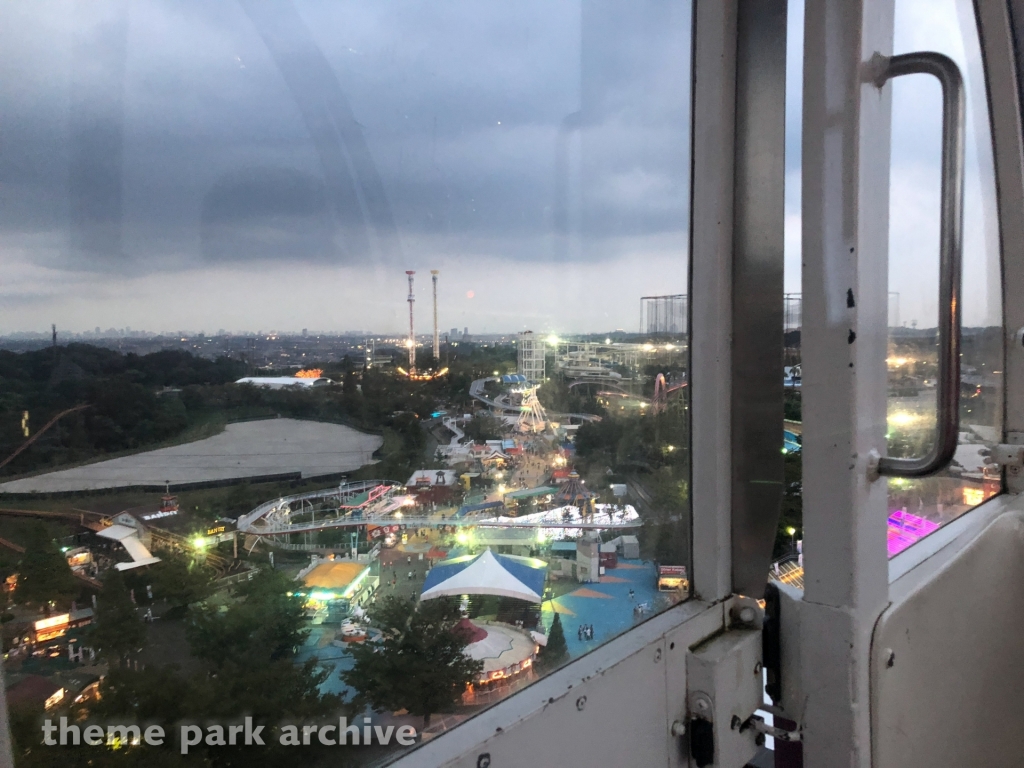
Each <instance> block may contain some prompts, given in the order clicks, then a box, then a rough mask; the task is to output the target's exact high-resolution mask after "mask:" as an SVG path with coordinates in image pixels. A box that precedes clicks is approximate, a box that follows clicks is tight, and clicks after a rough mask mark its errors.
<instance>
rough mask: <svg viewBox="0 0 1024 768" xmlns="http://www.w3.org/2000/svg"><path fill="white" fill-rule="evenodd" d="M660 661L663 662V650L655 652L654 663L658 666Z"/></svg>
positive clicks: (659, 649)
mask: <svg viewBox="0 0 1024 768" xmlns="http://www.w3.org/2000/svg"><path fill="white" fill-rule="evenodd" d="M659 661H661V648H658V649H656V650H655V651H654V663H655V664H657V663H658V662H659Z"/></svg>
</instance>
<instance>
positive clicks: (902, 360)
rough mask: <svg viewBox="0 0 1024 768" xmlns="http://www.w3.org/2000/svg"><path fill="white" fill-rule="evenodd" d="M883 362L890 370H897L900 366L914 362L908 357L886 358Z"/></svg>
mask: <svg viewBox="0 0 1024 768" xmlns="http://www.w3.org/2000/svg"><path fill="white" fill-rule="evenodd" d="M885 362H886V364H888V366H889V367H890V368H899V367H900V366H902V365H906V364H907V363H912V362H914V360H913V358H910V357H887V358H886V359H885Z"/></svg>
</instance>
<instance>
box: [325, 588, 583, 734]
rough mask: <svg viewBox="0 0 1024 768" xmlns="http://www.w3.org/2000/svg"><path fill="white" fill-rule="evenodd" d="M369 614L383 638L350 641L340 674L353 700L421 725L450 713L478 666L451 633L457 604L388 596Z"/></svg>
mask: <svg viewBox="0 0 1024 768" xmlns="http://www.w3.org/2000/svg"><path fill="white" fill-rule="evenodd" d="M370 618H371V622H372V625H373V626H376V627H378V628H380V630H381V631H382V632H383V636H382V637H381V639H380V640H379V641H377V642H371V641H367V642H365V643H361V644H358V645H354V647H353V648H351V650H350V652H351V654H352V657H353V658H354V660H355V664H354V665H353V667H352V668H351V669H349V670H346V671H344V672H342V673H341V678H342V680H344V681H345V682H346V683H348V684H349V685H350V686H352V687H353V688H355V689H356V691H358V697H357V699H356V701H357V703H364V702H365V703H369V704H370V705H371V706H372V707H373V708H374V709H377V710H382V711H383V710H391V711H394V710H399V709H406V710H408V711H409V713H410V714H413V715H418V716H420V717H422V718H423V723H424V727H425V726H426V725H428V724H429V723H430V716H431V715H432V714H434V713H441V712H450V711H452V710H453V709H454V707H455V704H456V703H457V702H458V701H459V697H460V696H461V695H462V692H463V691H465V690H466V686H467V685H468V684H469V683H470V682H472V681H473V679H474V678H475V677H476V675H478V674H479V673H480V670H481V669H483V662H480V661H474V660H472V659H470V658H469V657H468V656H466V655H465V654H464V653H463V650H464V649H465V647H466V639H465V638H464V637H460V636H459V635H457V634H456V633H455V632H453V631H452V630H453V629H454V627H455V625H456V624H457V623H458V621H459V610H458V606H457V605H456V604H455V603H454V602H453V601H450V600H446V599H438V600H427V601H424V602H422V603H419V604H418V605H416V604H413V603H412V602H410V601H409V600H403V599H401V598H399V597H396V596H389V597H387V598H385V599H384V600H383V602H381V603H379V604H378V605H377V607H376V608H375V609H374V610H373V611H371V616H370ZM563 639H564V638H563Z"/></svg>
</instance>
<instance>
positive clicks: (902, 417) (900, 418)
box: [888, 411, 921, 427]
mask: <svg viewBox="0 0 1024 768" xmlns="http://www.w3.org/2000/svg"><path fill="white" fill-rule="evenodd" d="M920 420H921V417H920V416H918V415H916V414H913V413H910V412H909V411H896V413H890V414H889V418H888V421H889V424H891V425H892V426H894V427H906V426H909V425H911V424H913V423H915V422H917V421H920Z"/></svg>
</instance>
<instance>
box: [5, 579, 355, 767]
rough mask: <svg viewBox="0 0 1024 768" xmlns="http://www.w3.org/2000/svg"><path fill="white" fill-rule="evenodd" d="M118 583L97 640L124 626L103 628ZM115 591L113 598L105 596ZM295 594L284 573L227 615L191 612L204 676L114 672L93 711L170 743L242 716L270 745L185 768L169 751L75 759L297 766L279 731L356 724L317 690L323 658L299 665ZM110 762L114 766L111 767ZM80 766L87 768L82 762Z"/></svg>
mask: <svg viewBox="0 0 1024 768" xmlns="http://www.w3.org/2000/svg"><path fill="white" fill-rule="evenodd" d="M117 581H118V576H113V575H112V576H110V577H108V582H107V584H106V585H105V588H104V595H105V596H106V597H107V600H102V599H101V602H100V619H101V621H99V622H98V623H97V627H96V630H97V632H98V631H100V630H102V629H103V628H104V627H105V626H115V625H116V623H115V622H113V621H111V622H106V621H103V619H105V618H106V617H107V612H108V611H109V610H110V607H109V605H105V604H109V603H111V602H112V601H111V600H110V597H111V595H115V594H118V593H117V589H116V586H117ZM111 582H113V584H114V586H115V590H114V592H111V595H107V594H106V593H107V590H108V589H109V588H110V586H111ZM292 586H293V583H292V582H291V581H290V580H289V579H288V578H287V577H286V576H284V575H283V574H281V573H280V572H276V571H268V572H265V573H262V572H261V573H260V574H259V575H257V576H256V577H255V578H254V579H253V580H252V581H250V582H245V583H243V584H241V585H240V586H239V587H238V588H237V589H236V590H235V595H234V598H235V600H234V601H233V602H231V603H230V604H229V605H228V607H227V610H226V611H217V610H213V609H207V608H205V607H204V608H200V609H198V610H194V611H192V612H191V614H190V618H191V620H192V621H191V625H190V626H189V627H188V629H187V632H186V637H187V639H188V642H189V645H190V649H191V651H192V657H193V658H194V659H195V660H196V661H197V662H198V664H197V665H196V667H197V668H195V669H193V670H192V671H191V672H183V671H182V670H181V669H179V668H178V667H176V666H159V665H156V664H149V665H147V666H146V667H145V668H140V669H138V670H135V669H131V668H128V667H119V668H113V669H112V670H111V672H110V674H109V675H108V676H107V677H106V678H105V679H104V681H103V683H102V684H101V686H100V699H99V701H98V702H96V703H95V704H93V705H92V706H91V709H90V714H91V715H92V716H94V717H95V718H96V719H97V720H98V721H100V722H102V721H111V722H118V721H120V720H123V721H125V722H135V723H153V724H158V725H161V726H162V727H163V728H164V730H165V731H166V732H167V733H168V734H174V733H176V732H177V730H178V729H177V724H179V723H180V722H183V721H184V722H196V723H203V722H205V721H212V722H221V723H239V722H241V718H242V717H244V716H250V717H251V718H252V720H253V723H254V725H256V726H260V725H262V726H264V730H263V731H262V739H263V741H264V742H265V745H264V746H258V745H254V746H248V747H246V746H238V745H236V746H210V747H207V745H206V744H199V745H196V746H195V747H193V748H192V749H190V751H189V754H188V756H187V758H182V759H181V760H180V762H179V761H176V758H175V756H176V755H177V750H176V749H174V748H173V746H172V747H171V748H170V749H168V747H167V746H166V745H165V746H163V747H146V746H142V747H139V748H137V749H133V750H122V751H120V752H118V753H111V752H110V751H108V750H103V751H100V752H97V751H92V750H89V751H85V752H83V750H82V749H80V748H79V749H74V750H69V753H71V757H72V758H74V757H75V755H77V754H90V755H93V758H92V759H93V760H99V758H102V759H103V760H108V759H111V760H113V762H95V763H92V765H93V768H96V766H107V765H111V766H114V765H118V766H120V765H129V764H130V765H133V766H134V765H136V764H137V765H139V766H143V765H145V766H150V765H153V766H163V765H168V766H170V765H175V766H177V765H208V766H215V767H216V766H224V767H225V768H226V767H227V766H244V767H245V768H263V766H267V767H268V768H269V767H270V766H279V765H285V764H288V763H287V761H288V760H289V759H290V760H294V750H288V748H287V747H286V746H282V745H280V744H279V734H278V732H277V731H276V726H277V725H278V724H281V723H284V722H286V721H297V722H308V723H313V722H323V721H326V720H328V719H333V718H337V717H338V716H339V715H342V714H344V715H347V716H349V717H351V715H352V713H351V712H350V711H347V710H346V708H345V706H344V703H343V702H342V700H341V698H340V697H339V696H336V695H333V694H321V693H320V690H319V688H320V686H321V685H322V684H323V682H324V681H325V679H326V677H327V675H328V673H327V672H326V671H325V670H323V669H321V668H319V667H318V665H317V662H316V659H310V660H309V661H308V662H306V663H305V664H297V663H296V662H295V659H294V657H293V655H292V650H293V648H294V647H295V646H296V645H299V644H301V643H302V641H303V640H304V639H305V632H304V631H303V629H302V624H303V619H302V604H301V600H300V599H299V598H295V597H289V596H288V590H289V589H290V588H291V587H292ZM39 736H40V731H39V728H38V725H34V726H33V728H32V729H30V730H27V731H25V732H24V735H22V734H21V733H20V732H19V733H18V734H16V735H15V737H16V739H17V740H18V746H19V748H24V745H26V744H27V745H29V746H31V745H35V744H38V743H39ZM172 738H173V736H172ZM57 749H59V748H53V747H46V748H45V749H42V750H40V749H32V753H33V754H43V755H45V756H46V757H47V758H48V759H51V760H52V759H53V757H52V756H53V755H56V754H61V755H63V752H59V753H58V752H57V751H55V750H57ZM47 750H51V751H47ZM125 752H127V753H128V756H129V757H131V756H132V755H134V756H135V759H136V760H137V763H129V762H116V760H118V759H127V758H123V755H124V753H125ZM110 754H114V755H115V757H114V758H109V755H110ZM339 756H340V755H339V748H338V747H326V746H320V745H318V744H317V742H316V740H315V739H314V743H313V744H312V745H310V746H306V747H303V749H302V755H301V758H302V759H303V760H307V761H309V763H310V764H320V763H319V762H317V761H318V760H326V759H327V758H330V759H331V760H332V761H333V762H332V764H334V763H336V762H337V761H338V759H339ZM344 757H346V758H347V757H349V755H345V756H344ZM19 764H20V762H19ZM26 764H29V765H35V764H33V763H26ZM38 764H39V765H44V764H47V765H49V764H53V763H42V762H40V763H38ZM68 764H69V765H77V763H73V762H69V763H68ZM82 764H83V768H84V761H83V763H82ZM324 764H326V762H325V763H324Z"/></svg>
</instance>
